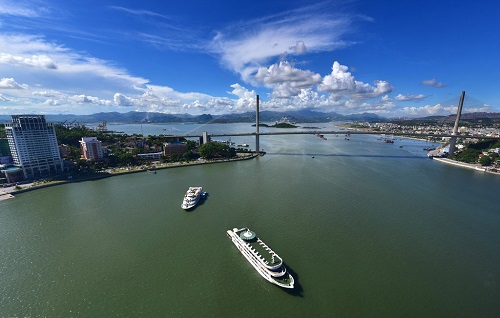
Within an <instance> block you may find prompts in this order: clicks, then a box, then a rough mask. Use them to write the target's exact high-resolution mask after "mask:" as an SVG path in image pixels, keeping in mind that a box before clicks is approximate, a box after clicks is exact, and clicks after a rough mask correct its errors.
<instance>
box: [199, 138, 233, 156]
mask: <svg viewBox="0 0 500 318" xmlns="http://www.w3.org/2000/svg"><path fill="white" fill-rule="evenodd" d="M198 152H199V153H200V156H201V157H203V158H205V159H212V158H232V157H235V156H236V150H235V149H234V148H231V147H229V146H228V145H226V144H221V143H217V142H207V143H206V144H203V145H201V146H200V147H199V148H198Z"/></svg>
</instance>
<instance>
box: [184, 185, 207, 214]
mask: <svg viewBox="0 0 500 318" xmlns="http://www.w3.org/2000/svg"><path fill="white" fill-rule="evenodd" d="M202 190H203V188H202V187H189V189H188V190H187V192H186V195H184V199H183V200H182V204H181V208H183V209H184V210H189V209H191V208H193V207H195V206H196V205H197V204H198V202H200V199H201V198H202V197H205V196H206V193H205V192H203V191H202Z"/></svg>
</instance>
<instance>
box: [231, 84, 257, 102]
mask: <svg viewBox="0 0 500 318" xmlns="http://www.w3.org/2000/svg"><path fill="white" fill-rule="evenodd" d="M231 87H232V88H233V90H232V91H231V94H233V95H236V96H238V97H239V98H245V99H248V98H255V95H256V94H255V91H254V90H251V91H249V90H248V89H246V88H245V87H243V86H241V85H240V84H237V83H236V84H233V85H231Z"/></svg>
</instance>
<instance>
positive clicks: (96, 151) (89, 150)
mask: <svg viewBox="0 0 500 318" xmlns="http://www.w3.org/2000/svg"><path fill="white" fill-rule="evenodd" d="M80 149H81V151H82V157H83V158H85V159H86V160H94V161H97V160H101V159H102V157H103V156H104V154H103V151H102V143H101V142H100V141H99V140H97V138H96V137H82V140H80Z"/></svg>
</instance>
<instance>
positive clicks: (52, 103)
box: [44, 99, 61, 106]
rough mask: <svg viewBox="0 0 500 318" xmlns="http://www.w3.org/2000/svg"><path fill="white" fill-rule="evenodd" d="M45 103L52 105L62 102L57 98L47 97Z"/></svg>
mask: <svg viewBox="0 0 500 318" xmlns="http://www.w3.org/2000/svg"><path fill="white" fill-rule="evenodd" d="M44 104H47V105H50V106H59V105H60V104H61V103H60V102H59V101H58V100H57V99H47V100H46V101H45V102H44Z"/></svg>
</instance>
